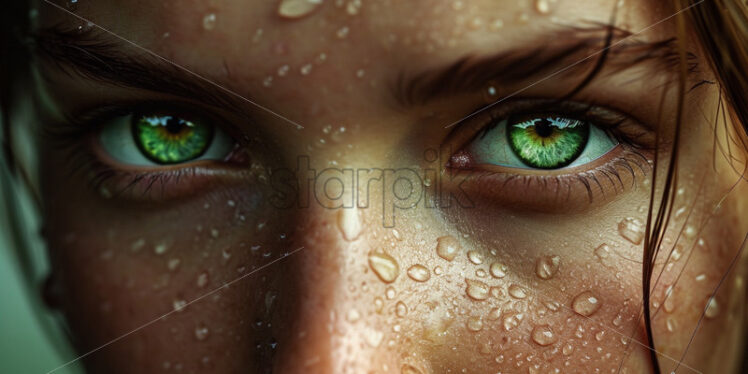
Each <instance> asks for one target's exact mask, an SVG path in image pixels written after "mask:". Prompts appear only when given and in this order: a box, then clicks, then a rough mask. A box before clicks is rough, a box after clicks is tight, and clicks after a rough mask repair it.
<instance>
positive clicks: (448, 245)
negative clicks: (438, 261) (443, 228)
mask: <svg viewBox="0 0 748 374" xmlns="http://www.w3.org/2000/svg"><path fill="white" fill-rule="evenodd" d="M436 241H437V244H436V254H437V255H438V256H439V257H441V258H443V259H445V260H447V261H452V260H454V259H455V257H457V253H458V252H459V251H460V243H459V242H458V241H457V239H455V237H453V236H451V235H447V236H442V237H440V238H438V239H436Z"/></svg>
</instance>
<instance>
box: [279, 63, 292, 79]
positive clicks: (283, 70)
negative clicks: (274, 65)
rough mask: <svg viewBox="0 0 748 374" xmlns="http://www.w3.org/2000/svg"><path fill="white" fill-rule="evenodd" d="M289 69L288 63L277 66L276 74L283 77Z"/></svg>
mask: <svg viewBox="0 0 748 374" xmlns="http://www.w3.org/2000/svg"><path fill="white" fill-rule="evenodd" d="M289 70H291V67H289V66H288V65H282V66H281V67H279V68H278V76H279V77H285V76H286V75H288V71H289Z"/></svg>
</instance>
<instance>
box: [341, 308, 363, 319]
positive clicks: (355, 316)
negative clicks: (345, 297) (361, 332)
mask: <svg viewBox="0 0 748 374" xmlns="http://www.w3.org/2000/svg"><path fill="white" fill-rule="evenodd" d="M345 318H346V319H347V320H348V322H356V321H358V319H359V318H361V314H360V313H359V312H358V310H356V309H351V310H349V311H348V314H347V315H346V317H345Z"/></svg>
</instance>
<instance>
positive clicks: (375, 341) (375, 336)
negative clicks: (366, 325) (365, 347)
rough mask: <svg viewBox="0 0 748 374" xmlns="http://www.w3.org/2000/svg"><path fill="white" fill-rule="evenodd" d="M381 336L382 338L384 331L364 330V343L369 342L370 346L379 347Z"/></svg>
mask: <svg viewBox="0 0 748 374" xmlns="http://www.w3.org/2000/svg"><path fill="white" fill-rule="evenodd" d="M382 338H384V333H383V332H381V331H379V330H374V329H366V330H364V340H366V343H367V344H369V345H370V346H371V347H372V348H376V347H379V344H381V343H382Z"/></svg>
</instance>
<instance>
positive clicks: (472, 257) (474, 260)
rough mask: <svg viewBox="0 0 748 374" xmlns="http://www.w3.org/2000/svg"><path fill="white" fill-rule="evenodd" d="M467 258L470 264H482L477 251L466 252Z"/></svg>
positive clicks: (480, 256) (481, 258)
mask: <svg viewBox="0 0 748 374" xmlns="http://www.w3.org/2000/svg"><path fill="white" fill-rule="evenodd" d="M467 257H468V259H469V260H470V262H472V263H474V264H476V265H480V264H482V263H483V255H482V254H481V253H480V252H479V251H474V250H471V251H468V253H467Z"/></svg>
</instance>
